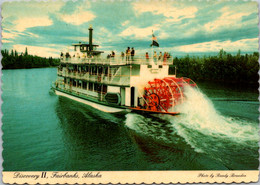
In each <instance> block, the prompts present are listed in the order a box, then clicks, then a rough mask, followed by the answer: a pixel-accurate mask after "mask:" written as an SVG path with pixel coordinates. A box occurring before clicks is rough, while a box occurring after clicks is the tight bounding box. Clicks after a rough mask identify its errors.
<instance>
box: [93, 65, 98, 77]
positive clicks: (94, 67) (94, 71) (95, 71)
mask: <svg viewBox="0 0 260 185" xmlns="http://www.w3.org/2000/svg"><path fill="white" fill-rule="evenodd" d="M92 74H93V75H96V74H97V66H93V67H92Z"/></svg>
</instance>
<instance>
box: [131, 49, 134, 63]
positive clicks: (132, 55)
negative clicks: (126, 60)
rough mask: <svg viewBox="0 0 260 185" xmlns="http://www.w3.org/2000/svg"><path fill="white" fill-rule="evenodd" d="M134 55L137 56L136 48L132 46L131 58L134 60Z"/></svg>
mask: <svg viewBox="0 0 260 185" xmlns="http://www.w3.org/2000/svg"><path fill="white" fill-rule="evenodd" d="M134 56H135V49H134V48H133V47H132V50H131V60H132V61H134Z"/></svg>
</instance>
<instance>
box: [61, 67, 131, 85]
mask: <svg viewBox="0 0 260 185" xmlns="http://www.w3.org/2000/svg"><path fill="white" fill-rule="evenodd" d="M119 70H120V69H119ZM64 71H65V72H64ZM64 71H62V72H60V71H58V74H60V75H62V76H63V77H69V78H73V79H77V80H87V81H91V82H99V83H105V84H113V85H130V76H129V75H118V74H117V73H116V74H115V75H105V74H99V75H97V74H91V75H90V74H89V73H83V72H81V73H79V72H68V71H67V70H64Z"/></svg>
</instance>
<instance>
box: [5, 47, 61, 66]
mask: <svg viewBox="0 0 260 185" xmlns="http://www.w3.org/2000/svg"><path fill="white" fill-rule="evenodd" d="M1 53H2V56H3V58H2V66H3V69H28V68H41V67H51V66H58V65H59V64H60V61H59V59H56V58H52V57H49V58H46V57H39V56H33V55H29V54H28V51H27V48H26V49H25V52H24V53H21V54H18V52H17V51H16V50H11V52H9V51H8V50H6V49H5V50H1Z"/></svg>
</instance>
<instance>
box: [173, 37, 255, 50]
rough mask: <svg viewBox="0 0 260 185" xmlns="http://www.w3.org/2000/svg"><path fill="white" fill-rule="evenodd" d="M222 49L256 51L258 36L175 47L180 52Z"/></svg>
mask: <svg viewBox="0 0 260 185" xmlns="http://www.w3.org/2000/svg"><path fill="white" fill-rule="evenodd" d="M220 49H224V50H225V51H229V52H233V51H238V50H239V49H241V50H242V51H256V50H258V38H252V39H241V40H237V41H234V42H231V41H230V40H227V41H222V42H221V41H218V40H215V41H210V42H202V43H197V44H190V45H184V46H177V47H174V48H173V50H175V51H180V52H187V53H192V52H216V51H219V50H220Z"/></svg>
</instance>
